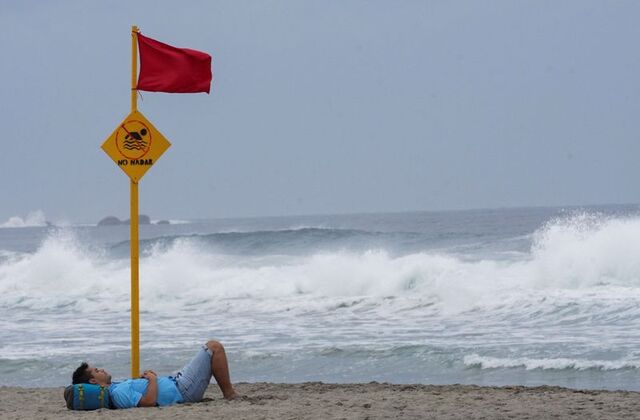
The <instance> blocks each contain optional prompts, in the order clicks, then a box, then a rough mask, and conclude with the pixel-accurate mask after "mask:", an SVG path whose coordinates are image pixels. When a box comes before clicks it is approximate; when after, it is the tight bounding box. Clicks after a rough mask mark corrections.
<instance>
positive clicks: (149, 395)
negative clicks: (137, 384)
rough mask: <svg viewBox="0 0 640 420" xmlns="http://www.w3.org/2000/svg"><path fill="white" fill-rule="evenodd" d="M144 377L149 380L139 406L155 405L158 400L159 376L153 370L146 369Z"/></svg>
mask: <svg viewBox="0 0 640 420" xmlns="http://www.w3.org/2000/svg"><path fill="white" fill-rule="evenodd" d="M142 377H143V378H145V379H146V380H148V381H149V385H147V392H145V393H144V395H143V396H142V398H141V399H140V402H139V403H138V407H155V405H156V402H157V400H158V377H157V376H156V373H155V372H154V371H152V370H145V371H144V373H143V374H142Z"/></svg>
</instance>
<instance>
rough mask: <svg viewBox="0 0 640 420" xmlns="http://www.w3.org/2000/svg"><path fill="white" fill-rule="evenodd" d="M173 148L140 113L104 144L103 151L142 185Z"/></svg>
mask: <svg viewBox="0 0 640 420" xmlns="http://www.w3.org/2000/svg"><path fill="white" fill-rule="evenodd" d="M169 146H171V143H169V140H167V139H166V138H165V137H164V136H163V135H162V133H160V132H159V131H158V130H157V129H156V128H155V127H154V126H153V124H151V122H150V121H149V120H148V119H147V118H146V117H145V116H144V115H142V114H141V113H140V112H139V111H137V110H136V111H133V112H132V113H131V114H129V115H128V116H127V117H126V118H125V119H124V121H122V122H121V123H120V124H119V125H118V126H117V127H116V129H115V130H114V131H113V133H111V135H110V136H109V137H108V138H107V139H106V140H105V141H104V143H102V150H104V151H105V153H106V154H108V155H109V157H110V158H111V159H113V161H114V162H115V164H116V165H118V167H119V168H120V169H122V170H123V171H124V172H125V173H126V174H127V175H128V176H129V178H131V179H132V180H133V181H139V180H140V178H142V176H143V175H144V174H145V173H146V172H147V171H148V170H149V168H151V167H152V166H154V165H155V163H156V162H157V161H158V159H160V156H162V154H163V153H164V152H165V150H167V149H168V148H169Z"/></svg>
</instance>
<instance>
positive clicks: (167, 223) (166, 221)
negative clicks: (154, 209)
mask: <svg viewBox="0 0 640 420" xmlns="http://www.w3.org/2000/svg"><path fill="white" fill-rule="evenodd" d="M170 224H171V222H169V221H168V220H158V222H157V223H156V225H170Z"/></svg>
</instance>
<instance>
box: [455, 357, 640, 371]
mask: <svg viewBox="0 0 640 420" xmlns="http://www.w3.org/2000/svg"><path fill="white" fill-rule="evenodd" d="M464 364H465V365H466V366H469V367H479V368H481V369H500V368H523V369H526V370H534V369H543V370H563V369H575V370H587V369H595V370H618V369H638V368H640V359H623V360H587V359H569V358H562V357H560V358H548V359H535V358H533V359H532V358H526V357H517V358H499V357H483V356H479V355H477V354H471V355H468V356H465V357H464Z"/></svg>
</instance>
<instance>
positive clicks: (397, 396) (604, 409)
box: [0, 382, 640, 420]
mask: <svg viewBox="0 0 640 420" xmlns="http://www.w3.org/2000/svg"><path fill="white" fill-rule="evenodd" d="M236 389H237V390H238V392H239V393H241V394H242V397H241V398H239V399H237V400H235V401H231V402H229V401H225V400H223V399H222V396H221V394H220V391H219V390H218V388H217V387H215V386H213V385H211V386H210V387H209V389H208V390H207V393H206V394H205V401H204V402H201V403H197V404H179V405H176V406H171V407H163V408H134V409H129V410H99V411H86V412H80V411H69V410H67V408H66V406H65V404H64V400H63V398H62V392H63V388H40V389H36V388H18V387H0V418H1V419H3V420H4V419H6V420H9V419H39V420H43V419H47V420H54V419H80V418H82V419H112V418H113V419H174V418H182V419H187V420H190V419H194V420H195V419H202V418H216V419H278V420H280V419H323V420H326V419H394V418H403V419H568V418H569V419H570V418H574V419H605V418H606V419H626V420H629V419H634V418H640V393H638V392H627V391H591V390H589V391H585V390H573V389H566V388H558V387H550V386H543V387H535V388H527V387H520V386H514V387H499V388H498V387H479V386H469V385H443V386H433V385H392V384H386V383H376V382H372V383H367V384H339V385H336V384H324V383H320V382H308V383H302V384H274V383H240V384H237V386H236Z"/></svg>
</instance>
